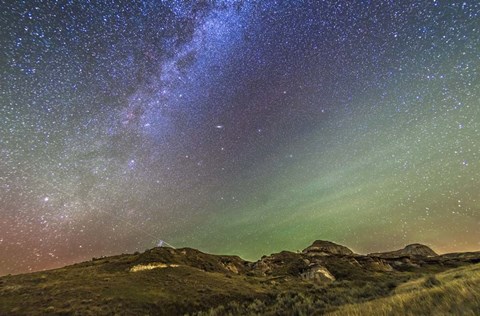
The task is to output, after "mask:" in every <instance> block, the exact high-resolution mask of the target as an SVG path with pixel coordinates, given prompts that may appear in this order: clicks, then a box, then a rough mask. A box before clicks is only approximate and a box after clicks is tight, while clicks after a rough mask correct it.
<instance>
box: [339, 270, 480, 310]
mask: <svg viewBox="0 0 480 316" xmlns="http://www.w3.org/2000/svg"><path fill="white" fill-rule="evenodd" d="M373 314H375V315H452V314H453V315H480V264H476V265H474V266H468V267H462V268H458V269H453V270H450V271H447V272H443V273H439V274H437V275H435V276H428V277H425V278H421V279H418V280H414V281H411V282H407V283H405V284H403V285H401V286H399V287H398V288H397V289H396V290H395V294H394V295H392V296H390V297H386V298H381V299H376V300H373V301H370V302H365V303H361V304H349V305H346V306H344V307H342V308H340V309H338V310H337V311H335V312H333V313H330V314H329V315H373Z"/></svg>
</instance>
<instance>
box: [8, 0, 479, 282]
mask: <svg viewBox="0 0 480 316" xmlns="http://www.w3.org/2000/svg"><path fill="white" fill-rule="evenodd" d="M0 9H1V10H0V47H1V55H0V275H3V274H8V273H21V272H28V271H35V270H40V269H46V268H54V267H60V266H63V265H66V264H71V263H74V262H78V261H84V260H89V259H91V258H92V257H99V256H102V255H113V254H120V253H131V252H134V251H144V250H145V249H148V248H152V247H155V246H156V245H157V244H158V243H159V241H160V240H165V241H166V242H168V243H169V244H171V245H173V246H175V247H184V246H188V247H193V248H198V249H200V250H202V251H205V252H210V253H219V254H220V253H221V254H237V255H240V256H241V257H243V258H245V259H249V260H256V259H258V258H259V257H260V256H261V255H263V254H270V253H272V252H276V251H280V250H291V251H296V250H298V249H303V248H305V247H306V246H308V245H309V244H310V243H311V242H312V241H313V240H315V239H325V240H331V241H334V242H337V243H341V244H345V245H347V246H349V247H351V248H352V249H353V250H354V251H357V252H359V253H367V252H374V251H384V250H391V249H395V248H400V247H403V246H404V245H405V244H408V243H413V242H421V243H425V244H427V245H429V246H431V247H432V248H433V249H434V250H436V251H437V252H440V253H441V252H452V251H473V250H479V249H480V80H479V70H480V32H479V31H480V23H479V20H480V17H479V14H480V4H479V3H478V1H473V0H472V1H447V0H429V1H329V0H326V1H320V0H305V1H293V0H292V1H280V0H278V1H272V0H266V1H253V0H252V1H248V0H245V1H239V0H223V1H220V0H219V1H213V0H212V1H206V0H203V1H178V0H163V1H161V0H157V1H154V0H151V1H113V0H110V1H87V0H85V1H80V0H68V1H60V0H59V1H56V0H45V1H41V0H28V1H20V0H1V1H0Z"/></svg>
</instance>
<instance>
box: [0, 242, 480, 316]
mask: <svg viewBox="0 0 480 316" xmlns="http://www.w3.org/2000/svg"><path fill="white" fill-rule="evenodd" d="M475 262H478V256H477V255H476V254H469V255H468V256H466V255H464V254H459V255H454V256H449V257H448V258H443V257H440V256H438V257H414V256H413V257H398V258H391V259H385V260H383V259H381V258H377V257H375V258H373V257H369V256H361V255H356V254H352V255H344V254H327V255H325V254H322V255H318V253H316V252H311V253H309V252H305V253H293V252H285V251H284V252H281V253H278V254H272V255H270V256H264V257H262V259H261V260H259V261H257V262H247V261H244V260H242V259H241V258H239V257H236V256H217V255H210V254H205V253H202V252H200V251H198V250H195V249H189V248H184V249H172V248H154V249H151V250H148V251H146V252H144V253H135V254H126V255H119V256H113V257H108V258H94V259H92V260H91V261H88V262H83V263H79V264H75V265H72V266H68V267H64V268H61V269H56V270H50V271H43V272H36V273H30V274H23V275H15V276H4V277H0V315H116V314H118V315H185V314H188V315H222V316H223V315H322V314H327V313H331V314H332V315H349V314H351V315H372V314H376V315H377V314H382V313H383V314H388V315H392V314H393V315H396V314H398V315H400V314H401V315H403V314H412V315H413V314H415V315H418V314H435V315H442V314H448V313H454V314H462V313H463V314H466V315H469V314H471V315H475V314H476V315H479V314H480V295H479V294H478V293H480V264H478V263H475ZM456 267H459V268H456ZM325 275H328V276H329V277H325Z"/></svg>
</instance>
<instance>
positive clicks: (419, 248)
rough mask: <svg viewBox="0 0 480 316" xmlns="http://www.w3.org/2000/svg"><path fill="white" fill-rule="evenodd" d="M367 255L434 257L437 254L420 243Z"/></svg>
mask: <svg viewBox="0 0 480 316" xmlns="http://www.w3.org/2000/svg"><path fill="white" fill-rule="evenodd" d="M369 256H375V257H382V258H387V257H401V256H422V257H435V256H438V254H437V253H436V252H435V251H433V250H432V249H431V248H430V247H428V246H425V245H422V244H410V245H407V246H406V247H405V248H403V249H399V250H395V251H389V252H378V253H371V254H369Z"/></svg>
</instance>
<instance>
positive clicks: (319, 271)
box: [301, 266, 335, 283]
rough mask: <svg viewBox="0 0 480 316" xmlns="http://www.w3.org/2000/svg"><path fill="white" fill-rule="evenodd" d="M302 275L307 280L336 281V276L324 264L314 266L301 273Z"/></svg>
mask: <svg viewBox="0 0 480 316" xmlns="http://www.w3.org/2000/svg"><path fill="white" fill-rule="evenodd" d="M301 277H302V278H303V279H305V280H313V281H316V282H319V283H327V282H333V281H335V277H334V276H333V275H332V274H331V273H330V271H328V270H327V268H325V267H322V266H314V267H312V268H311V269H310V270H308V271H306V272H304V273H302V274H301Z"/></svg>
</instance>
